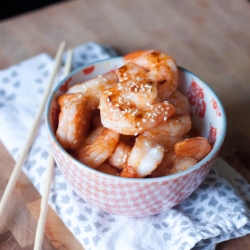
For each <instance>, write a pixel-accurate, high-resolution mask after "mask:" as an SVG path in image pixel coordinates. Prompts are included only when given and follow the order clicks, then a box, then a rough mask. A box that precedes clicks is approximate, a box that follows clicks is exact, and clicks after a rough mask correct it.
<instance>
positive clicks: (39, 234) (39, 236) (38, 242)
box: [34, 49, 73, 250]
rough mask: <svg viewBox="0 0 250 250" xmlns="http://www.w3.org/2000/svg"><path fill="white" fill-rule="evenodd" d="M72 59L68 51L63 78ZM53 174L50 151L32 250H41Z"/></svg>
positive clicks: (71, 51) (71, 53)
mask: <svg viewBox="0 0 250 250" xmlns="http://www.w3.org/2000/svg"><path fill="white" fill-rule="evenodd" d="M72 57H73V50H72V49H69V51H68V54H67V59H66V63H65V66H64V73H63V74H64V76H66V75H68V74H69V72H70V71H71V64H72ZM53 172H54V158H53V155H52V152H51V151H50V153H49V157H48V166H47V173H46V179H45V186H44V190H43V194H42V200H41V205H40V215H39V220H38V224H37V229H36V238H35V244H34V250H40V249H41V248H42V242H43V235H44V228H45V223H46V217H47V212H48V200H49V192H50V186H51V181H52V177H53Z"/></svg>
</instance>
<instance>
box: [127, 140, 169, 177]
mask: <svg viewBox="0 0 250 250" xmlns="http://www.w3.org/2000/svg"><path fill="white" fill-rule="evenodd" d="M163 156H164V149H163V147H162V146H161V145H160V144H158V143H156V142H155V141H154V140H153V139H152V138H151V137H149V136H141V135H140V136H138V137H137V140H136V142H135V145H134V146H133V148H132V150H131V152H130V155H129V157H128V160H127V166H129V167H132V168H133V169H134V170H135V171H136V174H137V177H145V176H147V175H149V174H151V172H152V171H153V170H154V169H155V168H156V167H157V166H158V165H159V163H160V162H161V161H162V158H163ZM125 171H127V169H125V170H124V172H125ZM129 172H130V171H129ZM123 176H124V174H123Z"/></svg>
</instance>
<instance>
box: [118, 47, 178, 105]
mask: <svg viewBox="0 0 250 250" xmlns="http://www.w3.org/2000/svg"><path fill="white" fill-rule="evenodd" d="M123 60H124V62H125V63H127V62H134V63H135V64H137V65H139V66H141V67H143V68H145V69H146V70H149V72H148V73H147V78H149V79H151V80H153V81H156V82H157V83H158V84H157V90H158V97H159V98H160V100H161V101H165V100H167V98H168V97H169V96H170V95H171V94H172V93H173V92H174V91H175V90H176V89H177V86H178V78H179V75H178V67H177V65H176V62H175V60H174V59H173V58H172V57H170V56H169V55H167V54H165V53H162V52H159V51H156V50H141V51H136V52H132V53H130V54H128V55H126V56H124V59H123Z"/></svg>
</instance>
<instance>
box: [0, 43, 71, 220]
mask: <svg viewBox="0 0 250 250" xmlns="http://www.w3.org/2000/svg"><path fill="white" fill-rule="evenodd" d="M65 46H66V43H65V42H61V44H60V46H59V48H58V50H57V53H56V56H55V62H54V69H53V71H52V74H51V76H50V79H49V82H48V86H47V90H46V92H45V94H44V97H43V100H42V103H41V105H40V107H39V109H38V112H37V114H36V116H35V120H34V123H33V125H32V128H31V130H30V133H29V135H28V138H27V141H26V143H25V145H24V147H23V149H22V151H21V154H20V156H19V158H18V160H17V162H16V164H15V166H14V169H13V171H12V173H11V176H10V179H9V181H8V183H7V186H6V188H5V190H4V193H3V196H2V199H1V202H0V221H1V218H2V216H3V213H4V211H5V207H6V204H7V202H8V200H9V198H10V196H11V194H12V192H13V190H14V188H15V185H16V182H17V180H18V177H19V175H20V172H21V169H22V165H23V163H24V161H25V160H26V157H27V155H28V151H29V149H30V146H31V144H32V142H33V140H34V137H35V134H36V131H37V128H38V125H39V124H40V120H41V116H42V114H43V112H44V107H45V104H46V101H47V99H48V96H49V94H50V91H51V88H52V85H53V83H54V79H55V76H56V74H57V72H58V69H59V66H60V64H61V59H62V54H63V51H64V49H65Z"/></svg>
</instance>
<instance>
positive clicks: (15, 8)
mask: <svg viewBox="0 0 250 250" xmlns="http://www.w3.org/2000/svg"><path fill="white" fill-rule="evenodd" d="M63 1H66V0H33V1H31V0H1V1H0V20H4V19H6V18H9V17H13V16H16V15H19V14H22V13H25V12H28V11H32V10H35V9H39V8H42V7H45V6H48V5H51V4H54V3H58V2H63Z"/></svg>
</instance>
